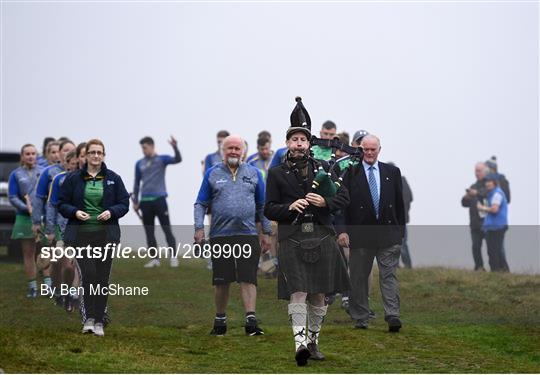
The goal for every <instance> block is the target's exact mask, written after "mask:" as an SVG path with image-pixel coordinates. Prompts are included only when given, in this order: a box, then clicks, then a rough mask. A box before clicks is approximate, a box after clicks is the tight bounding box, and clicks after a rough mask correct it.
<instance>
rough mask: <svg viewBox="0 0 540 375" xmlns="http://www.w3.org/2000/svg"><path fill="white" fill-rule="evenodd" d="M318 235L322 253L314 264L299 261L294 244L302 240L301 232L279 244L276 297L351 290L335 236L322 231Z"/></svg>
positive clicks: (298, 252) (297, 250) (298, 254)
mask: <svg viewBox="0 0 540 375" xmlns="http://www.w3.org/2000/svg"><path fill="white" fill-rule="evenodd" d="M319 229H320V228H319ZM318 232H319V236H320V238H323V239H322V241H321V242H320V244H319V247H320V250H321V252H320V257H319V259H318V260H317V261H316V262H313V263H310V262H306V261H304V260H303V259H302V258H301V254H300V251H299V249H298V242H297V241H298V240H300V239H302V233H297V234H295V235H294V236H293V237H292V238H287V239H283V240H282V241H280V242H279V248H278V261H279V272H278V298H280V299H285V300H289V299H290V295H291V293H294V292H307V293H308V294H315V293H323V294H329V293H341V292H345V291H347V290H350V288H351V286H350V280H349V275H348V273H347V267H346V265H345V262H344V260H343V257H342V255H341V253H340V251H339V247H338V245H337V243H336V239H335V236H334V235H327V232H325V231H324V230H318Z"/></svg>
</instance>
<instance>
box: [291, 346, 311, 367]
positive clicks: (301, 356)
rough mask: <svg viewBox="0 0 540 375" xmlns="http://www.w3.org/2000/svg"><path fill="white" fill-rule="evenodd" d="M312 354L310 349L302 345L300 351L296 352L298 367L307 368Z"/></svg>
mask: <svg viewBox="0 0 540 375" xmlns="http://www.w3.org/2000/svg"><path fill="white" fill-rule="evenodd" d="M310 355H311V354H310V352H309V350H308V348H306V347H305V346H304V345H300V347H299V348H298V350H297V351H296V355H295V356H294V358H295V359H296V364H297V365H298V366H305V365H307V360H308V358H309V356H310Z"/></svg>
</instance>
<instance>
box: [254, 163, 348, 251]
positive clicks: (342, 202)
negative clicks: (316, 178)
mask: <svg viewBox="0 0 540 375" xmlns="http://www.w3.org/2000/svg"><path fill="white" fill-rule="evenodd" d="M308 168H309V169H310V171H309V174H308V176H309V177H308V179H307V184H306V185H307V187H308V188H307V189H306V188H305V187H304V186H303V184H302V183H300V181H299V179H298V178H297V177H296V175H295V174H294V172H293V171H292V170H291V169H290V168H289V166H288V165H287V163H282V164H280V165H278V166H276V167H274V168H271V169H270V170H269V171H268V178H267V180H266V203H265V205H264V215H265V216H266V217H267V218H268V219H270V220H274V221H277V222H278V239H279V240H280V241H281V240H283V239H285V238H288V237H290V236H291V235H292V234H294V233H296V232H297V231H299V230H300V228H301V226H300V225H291V224H292V222H293V221H294V219H295V218H296V216H297V212H296V211H289V206H290V205H291V203H293V202H294V201H296V200H297V199H300V198H305V196H306V194H307V193H308V192H309V191H310V190H311V189H310V188H311V184H312V181H313V166H312V165H311V164H310V165H309V167H308ZM325 201H326V207H314V206H309V208H308V209H309V210H310V212H311V213H313V216H314V222H316V223H318V224H320V225H323V226H325V227H326V228H327V229H328V230H329V231H330V233H335V230H334V225H333V216H332V213H334V212H337V211H339V210H340V209H342V208H344V207H345V206H347V204H348V203H349V194H348V192H347V189H345V188H343V187H342V188H340V189H339V190H338V192H337V193H336V195H335V196H334V197H331V198H325Z"/></svg>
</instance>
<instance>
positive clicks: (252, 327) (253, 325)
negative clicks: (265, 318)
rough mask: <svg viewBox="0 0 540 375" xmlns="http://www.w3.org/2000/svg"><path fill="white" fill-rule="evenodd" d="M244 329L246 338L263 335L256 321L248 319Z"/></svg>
mask: <svg viewBox="0 0 540 375" xmlns="http://www.w3.org/2000/svg"><path fill="white" fill-rule="evenodd" d="M244 328H245V330H246V335H248V336H261V335H264V331H263V330H262V328H261V327H259V326H258V325H257V319H252V318H250V319H248V320H247V321H246V326H245V327H244Z"/></svg>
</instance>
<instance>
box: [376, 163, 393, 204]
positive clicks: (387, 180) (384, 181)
mask: <svg viewBox="0 0 540 375" xmlns="http://www.w3.org/2000/svg"><path fill="white" fill-rule="evenodd" d="M379 172H380V176H381V196H380V199H379V212H381V208H382V207H384V204H385V203H384V202H385V201H386V200H387V199H388V196H389V194H391V192H392V189H391V187H392V182H393V181H392V178H391V176H390V174H389V173H388V169H387V168H386V164H383V163H381V162H379Z"/></svg>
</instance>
